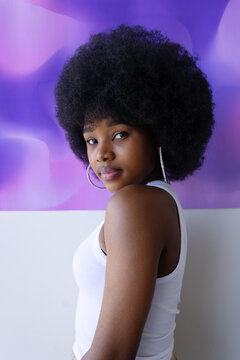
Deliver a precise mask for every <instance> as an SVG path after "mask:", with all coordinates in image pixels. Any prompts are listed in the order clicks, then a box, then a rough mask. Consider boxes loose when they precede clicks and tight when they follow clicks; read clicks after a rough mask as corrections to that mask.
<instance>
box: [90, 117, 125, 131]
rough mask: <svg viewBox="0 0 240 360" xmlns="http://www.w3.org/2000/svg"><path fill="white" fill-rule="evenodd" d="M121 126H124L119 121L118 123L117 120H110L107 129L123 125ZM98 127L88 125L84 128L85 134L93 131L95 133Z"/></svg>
mask: <svg viewBox="0 0 240 360" xmlns="http://www.w3.org/2000/svg"><path fill="white" fill-rule="evenodd" d="M121 124H123V123H120V122H119V121H117V120H109V121H108V124H107V127H111V126H114V125H121ZM123 125H125V124H123ZM95 127H96V125H94V124H93V125H87V126H85V127H84V128H83V134H84V133H87V132H91V131H93V130H94V128H95Z"/></svg>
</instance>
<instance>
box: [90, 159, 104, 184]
mask: <svg viewBox="0 0 240 360" xmlns="http://www.w3.org/2000/svg"><path fill="white" fill-rule="evenodd" d="M90 167H91V165H90V164H89V165H88V168H87V178H88V181H89V182H90V184H92V185H93V186H95V187H96V188H98V189H106V188H105V187H101V186H97V185H95V184H94V183H93V182H92V180H91V179H90V175H89V170H90Z"/></svg>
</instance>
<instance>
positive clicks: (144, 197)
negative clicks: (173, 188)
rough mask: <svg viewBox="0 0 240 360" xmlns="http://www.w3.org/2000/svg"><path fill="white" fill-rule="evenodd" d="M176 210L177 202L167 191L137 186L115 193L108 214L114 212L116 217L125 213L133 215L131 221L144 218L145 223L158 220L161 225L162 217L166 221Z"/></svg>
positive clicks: (108, 207)
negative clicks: (160, 219)
mask: <svg viewBox="0 0 240 360" xmlns="http://www.w3.org/2000/svg"><path fill="white" fill-rule="evenodd" d="M174 209H175V201H174V199H173V198H172V196H171V195H170V194H169V193H168V192H167V191H165V190H163V189H161V188H159V187H156V186H148V185H142V184H136V185H127V186H125V187H123V188H122V189H120V190H119V191H118V192H117V193H115V194H114V195H113V196H112V197H111V199H110V200H109V202H108V206H107V210H106V211H107V213H108V214H110V213H111V212H113V213H114V215H115V216H117V215H120V214H121V212H122V211H124V212H127V214H129V215H130V214H131V220H133V219H135V220H136V221H137V219H138V220H139V221H140V218H141V217H142V216H143V217H144V220H145V223H148V222H150V223H152V221H153V222H154V221H156V220H157V221H158V223H159V216H160V215H161V216H162V215H164V214H165V219H166V216H169V215H170V214H171V212H172V210H174ZM163 213H164V214H163ZM162 219H164V218H162ZM106 220H107V219H106Z"/></svg>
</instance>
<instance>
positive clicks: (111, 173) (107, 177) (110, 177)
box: [101, 170, 122, 181]
mask: <svg viewBox="0 0 240 360" xmlns="http://www.w3.org/2000/svg"><path fill="white" fill-rule="evenodd" d="M121 172H122V170H112V171H108V172H102V173H101V178H102V179H103V180H105V181H109V180H113V179H115V178H116V177H118V176H119V175H120V174H121Z"/></svg>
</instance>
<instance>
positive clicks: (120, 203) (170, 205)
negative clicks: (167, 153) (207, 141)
mask: <svg viewBox="0 0 240 360" xmlns="http://www.w3.org/2000/svg"><path fill="white" fill-rule="evenodd" d="M95 125H96V126H95V127H94V128H93V129H90V130H91V131H89V129H87V127H86V129H85V130H87V131H85V132H84V138H85V140H86V141H87V152H88V159H89V162H90V165H91V167H92V169H93V171H94V172H95V173H96V175H97V176H98V177H99V179H100V180H101V181H102V182H103V184H104V186H105V187H106V188H107V190H108V191H110V192H113V193H114V194H113V196H112V197H111V199H110V200H109V203H108V205H107V209H106V215H105V221H104V227H102V229H101V231H100V237H99V242H100V245H101V247H102V249H103V250H104V251H105V252H106V253H107V264H106V280H105V288H104V294H103V301H102V307H101V311H100V315H99V320H98V324H97V328H96V332H95V335H94V339H93V342H92V345H91V347H90V349H89V351H88V352H87V353H86V354H85V355H84V356H83V358H82V360H132V359H135V357H136V354H137V350H138V347H139V344H140V340H141V335H142V331H143V328H144V324H145V322H146V319H147V316H148V312H149V310H150V306H151V302H152V297H153V293H154V288H155V283H156V279H157V278H159V277H162V276H165V275H168V274H170V273H171V272H172V271H173V270H174V269H175V267H176V266H177V263H178V260H179V254H180V229H179V222H178V214H177V209H176V204H175V202H174V200H173V198H172V197H171V196H170V195H169V194H168V193H167V192H166V191H164V190H162V189H160V188H158V187H155V186H146V185H145V184H146V183H148V182H149V181H152V180H157V179H162V172H161V167H160V162H159V155H158V148H157V147H156V145H155V144H154V142H153V140H152V138H151V136H150V134H149V133H144V132H141V131H139V130H137V129H135V128H133V127H131V126H128V125H125V124H111V119H102V120H101V121H99V122H97V123H96V124H95ZM102 164H110V165H111V166H113V167H114V168H118V169H121V172H120V173H119V175H118V176H117V177H115V178H114V179H110V180H109V179H108V180H104V179H103V178H102V176H101V174H99V172H98V169H99V166H100V165H102ZM159 219H161V221H160V220H159ZM133 234H134V236H133ZM132 304H134V305H132ZM123 314H124V316H123ZM116 329H117V331H116ZM173 359H174V357H173Z"/></svg>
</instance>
